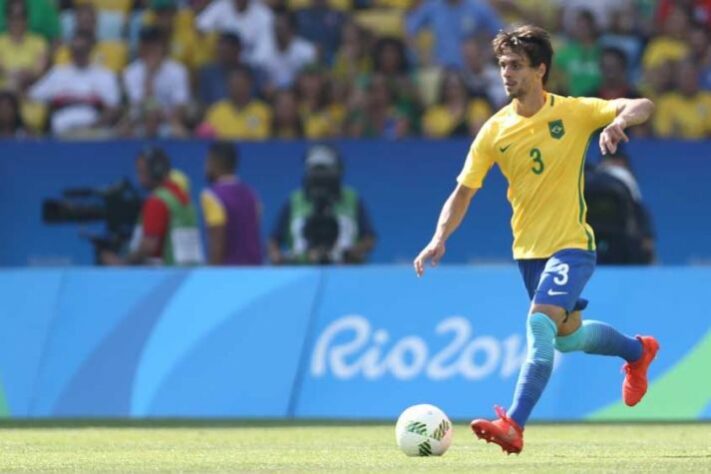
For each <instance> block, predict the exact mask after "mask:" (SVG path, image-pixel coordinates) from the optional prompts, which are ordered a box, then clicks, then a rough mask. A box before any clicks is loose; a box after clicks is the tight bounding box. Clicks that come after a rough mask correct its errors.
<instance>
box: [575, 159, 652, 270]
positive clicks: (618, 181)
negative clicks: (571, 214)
mask: <svg viewBox="0 0 711 474" xmlns="http://www.w3.org/2000/svg"><path fill="white" fill-rule="evenodd" d="M585 199H586V201H587V203H588V216H587V218H588V222H589V223H590V225H592V226H593V228H594V229H595V237H596V241H597V261H598V263H599V264H601V265H649V264H651V263H653V262H654V260H655V243H654V231H653V227H652V218H651V216H650V214H649V211H648V210H647V208H646V206H645V205H644V202H643V201H642V193H641V192H640V189H639V185H638V183H637V179H636V178H635V176H634V174H633V173H632V169H631V168H630V163H629V158H628V157H627V155H625V154H624V153H623V152H621V151H620V150H618V151H617V153H614V154H612V155H605V156H604V157H603V159H602V161H601V162H600V164H599V165H598V166H597V167H595V168H593V169H590V170H589V171H588V172H587V174H586V179H585Z"/></svg>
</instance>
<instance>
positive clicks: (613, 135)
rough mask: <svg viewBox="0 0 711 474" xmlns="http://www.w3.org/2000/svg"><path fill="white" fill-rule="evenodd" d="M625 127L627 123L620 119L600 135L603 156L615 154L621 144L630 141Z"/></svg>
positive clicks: (614, 121)
mask: <svg viewBox="0 0 711 474" xmlns="http://www.w3.org/2000/svg"><path fill="white" fill-rule="evenodd" d="M625 126H626V124H625V121H624V120H622V119H620V118H619V117H618V118H616V119H615V120H613V121H612V123H611V124H610V125H608V126H607V127H605V129H604V130H603V131H602V133H601V134H600V152H601V153H602V154H603V155H607V154H608V153H615V152H616V151H617V145H619V143H620V142H625V143H626V142H628V141H630V139H629V138H627V135H626V134H625Z"/></svg>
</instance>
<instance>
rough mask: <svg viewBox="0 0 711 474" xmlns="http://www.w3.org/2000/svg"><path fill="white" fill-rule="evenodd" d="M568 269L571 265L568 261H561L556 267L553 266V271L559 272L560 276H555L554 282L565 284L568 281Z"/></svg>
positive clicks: (560, 284)
mask: <svg viewBox="0 0 711 474" xmlns="http://www.w3.org/2000/svg"><path fill="white" fill-rule="evenodd" d="M568 270H570V266H569V265H568V264H567V263H561V264H559V265H558V266H556V267H553V268H551V272H552V273H557V274H558V276H557V277H555V278H553V283H555V284H556V285H559V286H563V285H565V284H566V283H568Z"/></svg>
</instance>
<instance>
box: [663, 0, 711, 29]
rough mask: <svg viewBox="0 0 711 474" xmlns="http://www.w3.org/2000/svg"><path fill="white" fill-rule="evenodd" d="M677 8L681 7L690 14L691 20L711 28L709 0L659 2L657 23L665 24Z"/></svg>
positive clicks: (710, 3) (669, 0) (665, 0)
mask: <svg viewBox="0 0 711 474" xmlns="http://www.w3.org/2000/svg"><path fill="white" fill-rule="evenodd" d="M675 7H680V8H682V9H684V10H686V11H687V12H690V14H691V19H692V20H693V21H695V22H697V23H700V24H703V25H705V26H706V28H711V1H709V0H659V3H658V6H657V21H658V22H659V24H664V22H666V20H667V18H668V17H669V16H670V15H672V14H673V10H674V8H675Z"/></svg>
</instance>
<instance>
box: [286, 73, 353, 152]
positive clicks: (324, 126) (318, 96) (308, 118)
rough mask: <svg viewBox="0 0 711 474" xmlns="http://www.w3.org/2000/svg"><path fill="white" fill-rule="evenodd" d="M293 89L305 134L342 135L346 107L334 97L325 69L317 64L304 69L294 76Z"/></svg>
mask: <svg viewBox="0 0 711 474" xmlns="http://www.w3.org/2000/svg"><path fill="white" fill-rule="evenodd" d="M296 93H297V98H298V100H299V115H300V117H301V121H302V123H303V125H304V135H305V136H306V138H310V139H312V140H318V139H323V138H331V137H337V136H339V135H341V133H342V128H343V121H344V119H345V115H346V110H345V109H344V107H343V105H342V104H339V103H337V102H335V101H334V100H333V97H332V90H331V86H330V84H329V80H328V76H326V74H325V71H324V70H322V69H320V68H319V67H317V66H312V67H308V68H306V69H304V71H303V72H302V73H301V74H300V75H299V78H298V79H297V84H296Z"/></svg>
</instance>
